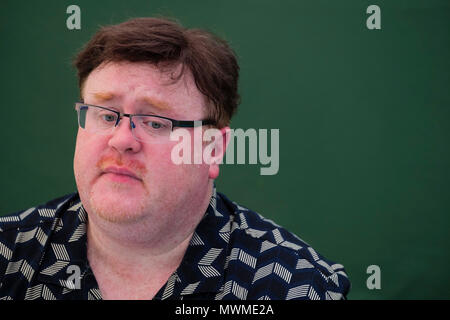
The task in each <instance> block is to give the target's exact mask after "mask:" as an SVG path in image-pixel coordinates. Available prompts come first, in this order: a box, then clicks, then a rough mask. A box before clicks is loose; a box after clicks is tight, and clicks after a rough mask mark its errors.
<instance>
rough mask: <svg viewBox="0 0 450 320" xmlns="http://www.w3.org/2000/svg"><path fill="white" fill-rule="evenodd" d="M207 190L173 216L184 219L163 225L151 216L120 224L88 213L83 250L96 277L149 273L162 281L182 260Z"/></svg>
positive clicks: (204, 205)
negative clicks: (200, 197)
mask: <svg viewBox="0 0 450 320" xmlns="http://www.w3.org/2000/svg"><path fill="white" fill-rule="evenodd" d="M211 191H212V189H211ZM211 191H210V192H208V194H207V195H206V197H205V198H204V199H203V200H202V201H201V202H200V203H197V204H196V205H195V206H193V207H191V208H189V206H188V207H185V208H183V214H182V215H177V214H174V215H173V216H183V217H186V219H169V220H168V222H167V223H165V224H158V223H157V222H155V221H154V220H152V219H155V216H152V217H153V218H151V219H150V218H149V219H148V221H147V220H146V219H143V220H140V221H135V222H132V223H125V224H123V223H114V222H109V221H105V220H103V219H102V218H100V217H99V216H97V215H96V214H95V213H92V214H89V213H88V216H89V221H88V224H87V238H88V239H87V249H88V252H87V253H88V260H89V263H90V265H91V267H92V269H93V271H94V274H95V276H96V278H97V276H98V275H100V273H103V274H105V273H106V274H109V276H111V277H115V278H116V279H117V278H120V279H122V280H130V279H131V280H133V279H135V280H136V282H140V281H145V280H146V279H147V280H148V279H149V278H148V277H149V275H151V276H152V277H153V279H154V278H155V275H156V274H158V275H159V276H160V277H161V279H162V280H164V279H165V280H167V278H168V277H169V276H170V275H171V274H172V273H173V272H174V271H175V270H176V269H177V268H178V266H179V265H180V263H181V261H182V259H183V256H184V254H185V252H186V250H187V247H188V246H189V242H190V240H191V238H192V235H193V233H194V231H195V228H196V227H197V225H198V224H199V222H200V220H201V219H202V218H203V216H204V213H205V211H206V209H207V207H208V204H209V200H210V197H211ZM172 213H173V212H165V213H164V214H166V215H172ZM156 226H158V227H156ZM146 277H147V278H146ZM162 280H161V281H162ZM165 280H164V281H163V282H162V284H163V283H164V282H165ZM151 281H154V280H151Z"/></svg>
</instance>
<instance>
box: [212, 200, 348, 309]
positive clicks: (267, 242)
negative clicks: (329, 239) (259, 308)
mask: <svg viewBox="0 0 450 320" xmlns="http://www.w3.org/2000/svg"><path fill="white" fill-rule="evenodd" d="M219 196H220V197H221V199H222V200H223V201H224V203H226V206H227V207H228V209H229V211H230V213H231V215H232V219H233V222H232V240H230V245H231V248H230V249H231V253H230V258H229V261H230V265H231V267H232V268H233V269H234V271H233V274H229V277H230V279H231V278H232V279H233V281H235V282H236V285H241V286H242V287H243V289H245V290H247V297H246V299H264V298H268V299H283V300H284V299H288V300H290V299H343V298H345V297H346V295H347V293H348V291H349V289H350V282H349V279H348V277H347V274H346V272H345V269H344V266H343V265H341V264H339V263H335V262H333V261H331V260H328V259H327V258H325V257H324V256H322V255H321V254H320V253H318V252H317V251H316V250H314V249H313V248H312V247H311V246H310V245H309V244H308V243H306V242H305V241H303V240H302V239H301V238H299V237H298V236H297V235H295V234H293V233H292V232H289V231H288V230H286V229H285V228H283V227H282V226H280V225H278V224H276V223H275V222H273V221H272V220H269V219H266V218H265V217H263V216H262V215H260V214H258V213H256V212H254V211H252V210H250V209H248V208H246V207H244V206H242V205H239V204H237V203H236V202H233V201H231V200H229V199H228V198H227V197H226V196H225V195H223V194H220V193H219ZM236 272H237V273H238V274H240V276H237V275H236Z"/></svg>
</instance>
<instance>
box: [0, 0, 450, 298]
mask: <svg viewBox="0 0 450 320" xmlns="http://www.w3.org/2000/svg"><path fill="white" fill-rule="evenodd" d="M71 4H77V5H78V6H79V7H80V8H81V30H68V29H67V27H66V19H67V18H68V17H69V14H67V13H66V8H67V7H68V6H69V5H71ZM371 4H376V5H378V6H380V8H381V30H369V29H367V27H366V19H367V18H368V16H369V15H368V14H366V8H367V7H368V6H369V5H371ZM152 15H164V16H172V17H175V18H177V19H178V20H179V21H180V22H181V23H182V24H184V25H185V26H188V27H200V28H206V29H208V30H210V31H213V32H215V33H217V34H218V35H219V36H221V37H223V38H225V39H226V40H228V41H229V42H230V43H231V45H232V47H233V48H234V49H235V51H236V53H237V55H238V56H239V62H240V66H241V79H240V93H241V95H242V103H241V105H240V107H239V111H238V113H237V115H236V117H235V118H234V119H233V122H232V127H234V128H243V129H244V130H245V129H248V128H256V129H258V128H265V129H271V128H278V129H280V170H279V172H278V174H277V175H274V176H261V175H260V174H259V172H260V168H261V165H259V164H258V165H224V166H223V167H222V171H221V176H220V177H219V179H218V180H217V181H216V184H217V186H218V189H219V191H222V192H224V193H225V194H227V195H228V196H229V197H230V198H231V199H233V200H235V201H237V202H239V203H241V204H242V205H245V206H247V207H249V208H251V209H253V210H255V211H257V212H259V213H261V214H263V215H264V216H266V217H268V218H270V219H273V220H275V221H276V222H277V223H279V224H281V225H283V226H285V227H286V228H287V229H289V230H290V231H293V232H294V233H296V234H298V235H299V236H300V237H301V238H302V239H304V240H305V241H307V242H308V243H309V244H310V245H311V246H313V247H314V248H315V249H316V250H317V251H318V252H320V253H322V254H323V255H324V256H326V257H327V258H329V259H331V260H334V261H337V262H339V263H342V264H343V265H344V266H345V267H346V270H347V273H348V275H349V276H350V279H351V281H352V290H351V292H350V295H349V296H348V298H349V299H422V298H423V299H449V298H450V288H449V287H450V274H449V268H448V266H449V263H450V250H449V249H450V248H449V240H450V238H449V232H448V231H449V221H450V218H449V213H450V210H449V209H450V170H449V165H450V161H449V160H450V153H449V143H448V140H449V133H450V126H449V120H450V112H449V110H450V93H449V89H450V76H449V74H450V73H449V71H450V68H449V67H450V43H449V42H450V36H449V35H450V2H449V1H438V0H433V1H430V0H427V1H426V0H423V1H413V0H408V1H406V0H403V1H400V0H390V1H364V0H348V1H344V0H341V1H332V0H330V1H323V0H322V1H318V0H295V1H275V0H270V1H267V0H253V1H249V0H239V1H238V0H227V1H206V0H205V1H185V0H179V1H155V0H146V1H141V0H127V1H122V0H116V1H87V0H84V1H81V0H77V1H62V0H53V1H5V0H2V1H1V2H0V46H1V51H0V66H1V69H0V70H1V82H0V92H1V115H2V116H1V126H0V133H1V156H0V177H1V189H0V197H1V198H0V200H1V201H0V214H7V213H12V212H15V211H18V210H21V209H26V208H28V207H30V206H33V205H37V204H40V203H44V202H46V201H47V200H50V199H52V198H56V197H59V196H61V195H63V194H66V193H71V192H74V191H75V182H74V178H73V170H72V159H73V152H74V145H75V135H76V130H77V125H76V118H75V111H74V110H73V102H74V101H75V100H77V98H78V89H77V81H76V77H75V70H74V69H73V68H72V67H71V60H72V58H73V56H74V54H75V53H76V52H77V50H78V49H79V48H81V46H82V45H83V44H84V43H85V42H86V41H87V40H88V39H89V38H90V37H91V36H92V34H93V33H94V32H95V30H96V29H97V28H98V27H99V26H100V25H105V24H111V23H118V22H121V21H124V20H126V19H128V18H131V17H137V16H152ZM373 264H375V265H378V266H380V268H381V289H380V290H369V289H368V288H367V286H366V280H367V278H368V276H369V275H368V274H367V273H366V269H367V267H368V266H369V265H373Z"/></svg>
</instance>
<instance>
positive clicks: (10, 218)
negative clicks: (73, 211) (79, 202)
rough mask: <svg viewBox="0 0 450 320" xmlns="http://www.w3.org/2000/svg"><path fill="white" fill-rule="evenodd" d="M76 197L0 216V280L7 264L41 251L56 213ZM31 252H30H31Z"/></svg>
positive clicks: (58, 199) (27, 258) (60, 199)
mask: <svg viewBox="0 0 450 320" xmlns="http://www.w3.org/2000/svg"><path fill="white" fill-rule="evenodd" d="M75 197H76V194H69V195H66V196H63V197H60V198H57V199H53V200H51V201H48V202H46V203H44V204H41V205H38V206H35V207H31V208H28V209H26V210H22V211H19V212H16V213H13V214H8V215H4V216H0V280H1V278H2V275H3V274H4V273H5V271H6V268H7V265H8V264H9V262H14V261H21V259H24V260H28V261H29V260H30V259H32V258H31V257H32V256H34V255H35V254H36V253H35V252H30V250H34V249H35V245H36V246H38V247H41V248H42V247H44V246H45V243H46V241H47V239H48V237H49V235H50V232H51V230H52V229H53V228H54V226H55V223H56V220H57V217H58V215H59V209H61V208H62V207H63V206H64V205H65V204H66V205H69V203H70V200H71V199H73V198H75ZM31 248H33V249H31Z"/></svg>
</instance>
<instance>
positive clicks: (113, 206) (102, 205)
mask: <svg viewBox="0 0 450 320" xmlns="http://www.w3.org/2000/svg"><path fill="white" fill-rule="evenodd" d="M144 201H145V199H144V197H137V196H136V194H134V195H133V194H132V193H127V192H113V193H111V192H95V191H92V192H91V193H90V195H89V203H90V207H91V209H92V210H93V211H94V212H93V213H94V214H95V215H97V216H98V217H100V218H101V219H103V220H106V221H108V222H113V223H133V222H138V221H139V220H141V219H142V218H143V217H144V215H145V212H144V208H145V205H144Z"/></svg>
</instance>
